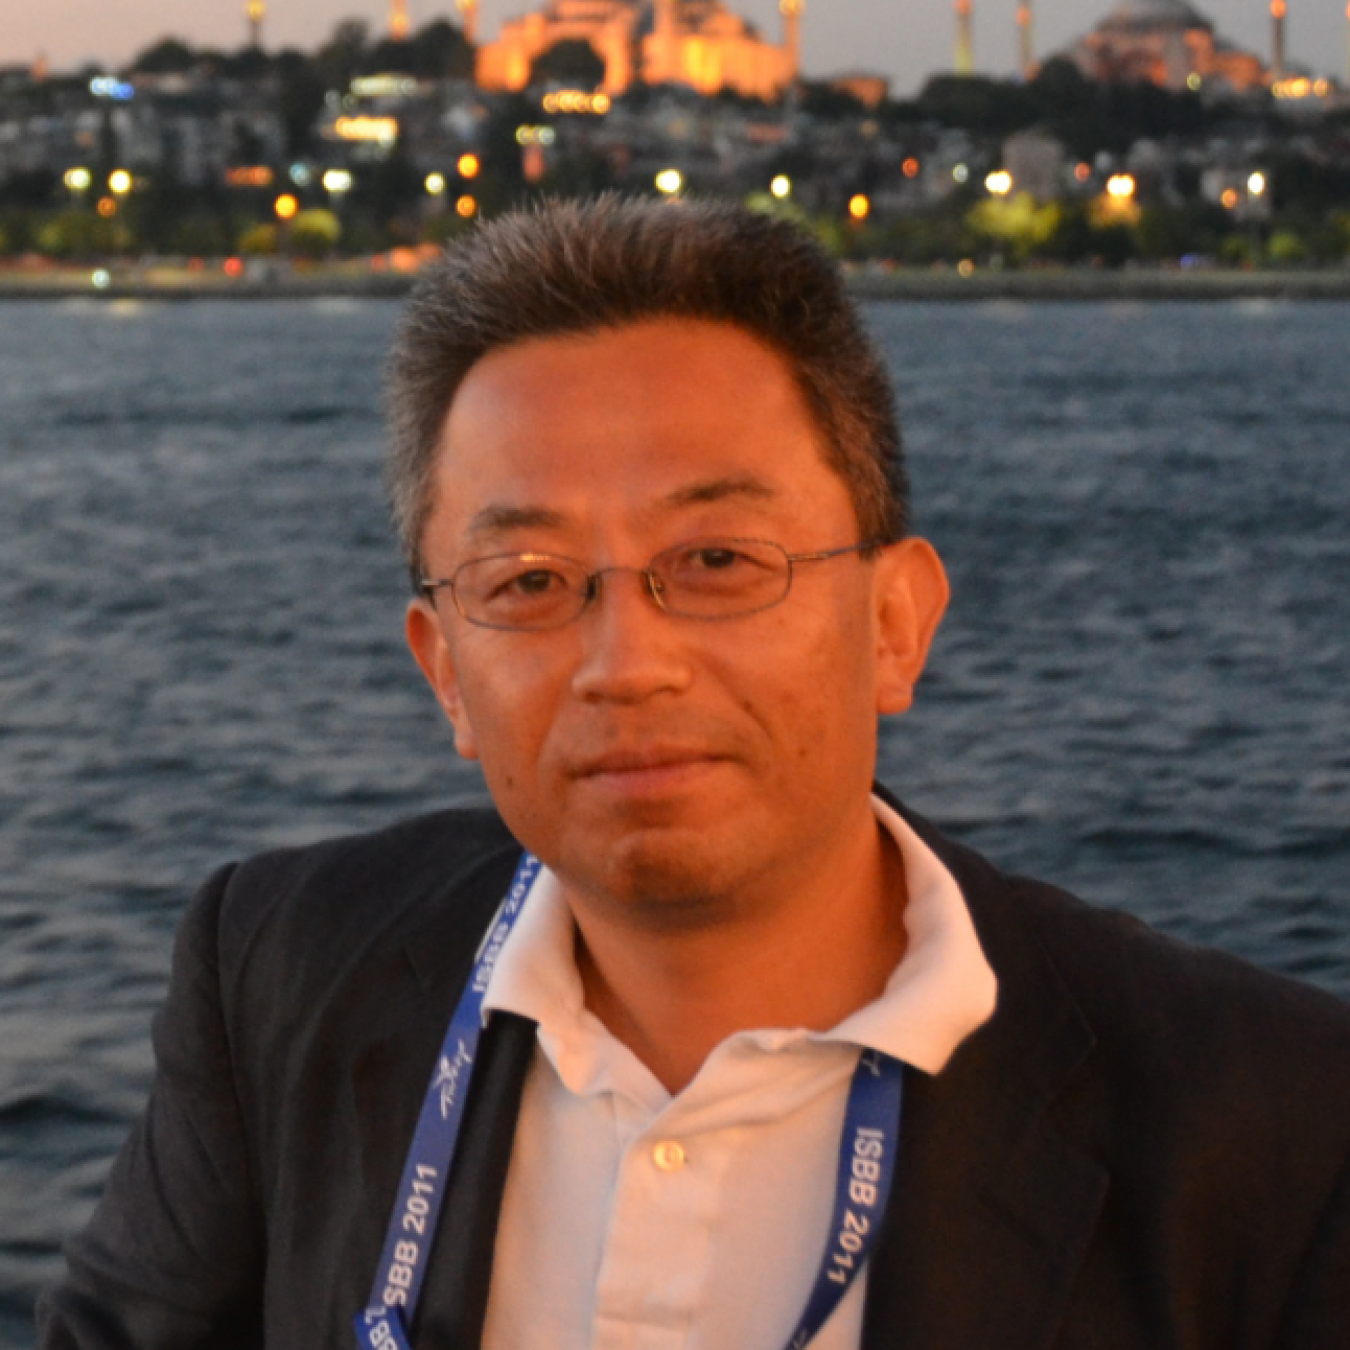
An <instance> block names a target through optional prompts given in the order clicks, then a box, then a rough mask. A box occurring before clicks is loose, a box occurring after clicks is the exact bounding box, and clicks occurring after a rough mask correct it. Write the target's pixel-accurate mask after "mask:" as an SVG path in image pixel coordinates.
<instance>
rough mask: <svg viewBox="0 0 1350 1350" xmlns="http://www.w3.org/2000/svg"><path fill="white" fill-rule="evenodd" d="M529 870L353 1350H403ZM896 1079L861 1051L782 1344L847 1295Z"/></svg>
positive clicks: (456, 1041) (442, 1063) (433, 1108)
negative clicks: (811, 1263) (489, 996)
mask: <svg viewBox="0 0 1350 1350" xmlns="http://www.w3.org/2000/svg"><path fill="white" fill-rule="evenodd" d="M539 871H540V863H539V860H538V859H537V858H535V857H533V856H532V855H531V854H529V853H526V854H525V856H524V857H523V858H522V859H521V860H520V866H519V867H518V868H517V869H516V875H515V877H514V879H513V880H512V882H511V887H510V890H508V891H507V893H506V898H505V899H504V900H503V901H502V903H501V906H500V908H499V909H498V910H497V913H496V916H495V917H494V918H493V920H492V923H491V925H490V926H489V927H488V931H487V936H486V937H485V938H484V939H483V943H482V946H481V947H480V948H479V950H478V955H477V957H476V958H475V960H474V966H473V972H472V974H471V975H470V976H469V983H468V985H467V986H466V987H465V990H464V993H463V994H462V995H461V997H460V1000H459V1004H458V1006H457V1007H456V1008H455V1012H454V1016H453V1017H451V1019H450V1027H449V1029H448V1030H447V1031H446V1033H445V1043H444V1044H443V1045H442V1047H441V1054H440V1058H439V1059H438V1061H437V1064H436V1070H435V1072H434V1073H433V1074H432V1076H431V1083H430V1085H429V1086H428V1088H427V1095H426V1099H425V1100H424V1101H423V1103H422V1114H421V1115H420V1117H419V1118H418V1121H417V1129H416V1131H415V1132H414V1134H413V1141H412V1146H411V1148H409V1150H408V1160H407V1162H406V1163H405V1164H404V1167H403V1180H402V1181H401V1182H400V1184H399V1189H398V1198H397V1199H396V1200H395V1202H394V1212H393V1214H392V1215H391V1216H390V1220H389V1232H388V1235H387V1236H386V1237H385V1240H384V1251H383V1252H382V1253H381V1255H380V1264H379V1268H378V1270H377V1271H376V1275H375V1284H374V1287H373V1288H372V1289H371V1293H370V1306H369V1307H367V1308H366V1310H365V1311H364V1312H361V1313H358V1314H357V1315H356V1317H355V1319H354V1322H355V1326H356V1339H357V1342H358V1344H359V1345H360V1346H361V1348H362V1350H411V1344H410V1342H409V1340H408V1328H409V1327H411V1325H412V1320H413V1315H414V1312H415V1311H416V1308H417V1304H418V1300H419V1299H420V1297H421V1293H422V1282H423V1280H424V1279H425V1278H426V1273H427V1264H428V1258H429V1257H430V1254H431V1249H432V1245H433V1243H434V1241H435V1237H436V1225H437V1222H438V1220H439V1218H440V1213H441V1205H442V1202H443V1201H444V1200H445V1185H446V1181H447V1179H448V1177H449V1174H450V1166H451V1163H452V1162H453V1160H454V1156H455V1148H456V1145H457V1144H458V1142H459V1131H460V1127H461V1126H462V1125H463V1122H464V1101H465V1098H466V1097H467V1096H468V1091H469V1080H470V1077H471V1076H472V1074H473V1066H474V1060H475V1056H476V1055H477V1053H478V1042H479V1040H480V1039H481V1037H482V1034H483V997H484V995H485V994H486V993H487V987H488V981H489V980H490V979H491V978H492V971H493V968H494V967H495V966H496V964H497V958H498V956H500V955H501V950H502V947H503V946H504V945H505V943H506V940H507V938H508V937H510V935H511V930H512V929H513V928H514V927H515V924H516V920H517V919H518V918H519V917H520V913H521V910H522V909H523V908H524V905H525V901H526V899H527V898H528V896H529V893H530V888H531V887H532V886H533V885H534V882H535V879H536V877H537V876H538V875H539ZM902 1081H903V1068H902V1065H901V1064H900V1062H899V1060H895V1059H891V1058H890V1057H889V1056H888V1055H883V1054H882V1053H881V1052H880V1051H877V1050H864V1051H863V1053H862V1056H861V1057H860V1058H859V1060H858V1067H857V1069H855V1070H854V1073H853V1082H852V1085H851V1086H850V1088H849V1094H848V1108H847V1111H846V1112H845V1116H844V1132H843V1138H842V1140H841V1141H840V1145H839V1170H838V1175H837V1179H836V1182H835V1196H834V1213H833V1215H832V1218H831V1221H830V1238H829V1243H828V1245H827V1246H826V1248H825V1255H824V1257H823V1258H822V1259H821V1264H820V1272H819V1274H818V1275H817V1276H816V1282H815V1286H814V1287H813V1288H812V1290H811V1297H810V1298H809V1299H808V1300H807V1304H806V1310H805V1312H803V1313H802V1316H801V1320H800V1321H799V1322H798V1324H797V1327H796V1330H795V1331H794V1332H793V1333H792V1336H791V1338H790V1339H789V1340H788V1343H787V1350H803V1347H805V1346H806V1345H809V1344H810V1342H811V1341H812V1339H813V1338H814V1337H815V1335H816V1333H817V1332H818V1331H819V1330H820V1328H821V1327H822V1326H824V1325H825V1323H826V1321H827V1320H828V1319H829V1317H830V1314H831V1313H833V1312H834V1310H835V1308H836V1307H837V1306H838V1305H839V1302H840V1300H841V1299H842V1298H843V1297H844V1295H845V1294H846V1293H847V1292H848V1288H849V1286H850V1285H851V1284H852V1283H853V1280H854V1279H855V1277H856V1276H857V1274H858V1271H859V1270H861V1268H862V1266H863V1263H864V1262H865V1261H866V1260H867V1256H868V1253H869V1252H870V1251H871V1249H872V1243H873V1242H874V1241H875V1239H876V1234H877V1230H878V1228H879V1227H880V1225H881V1219H882V1216H883V1215H884V1214H885V1212H886V1201H887V1198H888V1197H889V1195H890V1190H891V1182H892V1180H893V1178H894V1175H895V1157H896V1153H897V1152H898V1149H899V1143H900V1104H901V1088H902Z"/></svg>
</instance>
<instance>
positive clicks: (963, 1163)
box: [862, 813, 1108, 1350]
mask: <svg viewBox="0 0 1350 1350" xmlns="http://www.w3.org/2000/svg"><path fill="white" fill-rule="evenodd" d="M906 815H907V818H908V819H909V820H910V823H911V824H913V825H914V827H915V828H916V829H917V830H918V831H919V832H920V833H921V834H922V835H923V836H924V837H925V839H926V840H927V842H928V843H929V844H930V846H931V847H932V848H933V849H934V851H935V852H937V853H938V855H939V856H940V857H941V858H942V860H943V862H944V863H945V864H946V865H947V866H948V867H949V868H950V869H951V871H952V873H953V875H954V876H955V877H956V879H957V882H958V884H959V885H960V886H961V889H962V892H963V893H964V895H965V898H966V901H967V904H968V905H969V907H970V912H971V915H972V917H973V918H974V920H975V924H976V928H977V931H978V932H979V936H980V940H981V944H982V946H983V947H984V950H985V955H986V956H987V958H988V960H989V962H990V964H991V965H992V966H993V968H994V972H995V974H996V975H997V976H998V980H999V1001H998V1008H997V1010H996V1012H995V1014H994V1016H993V1018H992V1019H991V1020H990V1021H989V1022H988V1023H987V1024H986V1025H985V1026H984V1027H982V1028H981V1029H980V1030H979V1031H978V1032H976V1033H975V1035H973V1036H972V1037H971V1038H970V1039H969V1040H968V1041H967V1042H966V1043H965V1044H964V1045H963V1046H962V1047H961V1048H960V1050H958V1052H957V1053H956V1055H955V1056H954V1057H953V1059H952V1061H951V1063H950V1064H949V1065H948V1066H947V1068H946V1069H944V1070H943V1072H942V1073H941V1074H939V1075H938V1076H937V1077H930V1076H928V1075H926V1074H923V1073H921V1072H919V1071H917V1070H911V1071H909V1072H908V1073H907V1074H906V1079H905V1094H906V1095H905V1108H904V1121H903V1124H902V1137H901V1151H900V1158H899V1171H898V1174H897V1178H896V1186H895V1191H894V1193H893V1195H892V1200H891V1205H890V1208H889V1211H888V1213H887V1216H886V1220H885V1227H884V1229H883V1232H882V1233H881V1235H880V1237H879V1239H878V1243H877V1247H876V1249H875V1251H874V1253H873V1257H872V1262H871V1268H870V1271H869V1275H868V1285H867V1303H866V1315H865V1320H864V1332H863V1339H862V1345H863V1350H920V1348H921V1347H922V1348H923V1350H988V1347H989V1346H994V1345H996V1346H998V1347H999V1350H1040V1348H1041V1347H1045V1346H1047V1345H1049V1344H1050V1343H1051V1341H1052V1339H1053V1337H1054V1334H1055V1331H1056V1328H1057V1326H1058V1324H1059V1321H1060V1318H1061V1316H1062V1313H1063V1308H1064V1305H1065V1302H1066V1300H1067V1297H1068V1293H1069V1290H1070V1288H1071V1286H1072V1283H1073V1280H1074V1277H1075V1275H1076V1274H1077V1272H1078V1269H1079V1267H1080V1264H1081V1262H1082V1259H1083V1256H1084V1253H1085V1252H1086V1250H1087V1246H1088V1243H1089V1241H1090V1239H1091V1236H1092V1234H1093V1232H1094V1230H1095V1228H1096V1225H1097V1220H1098V1215H1099V1213H1100V1210H1101V1207H1102V1203H1103V1200H1104V1198H1105V1195H1106V1190H1107V1185H1108V1177H1107V1174H1106V1172H1105V1170H1104V1169H1103V1168H1102V1167H1101V1166H1100V1165H1099V1164H1098V1163H1097V1162H1095V1161H1094V1160H1093V1159H1092V1158H1090V1157H1088V1156H1087V1155H1086V1154H1084V1153H1083V1152H1082V1151H1081V1150H1079V1149H1078V1148H1076V1147H1075V1146H1074V1145H1073V1144H1071V1143H1070V1142H1068V1141H1066V1140H1065V1139H1064V1138H1063V1137H1061V1136H1060V1135H1058V1134H1057V1133H1056V1132H1055V1130H1054V1128H1053V1125H1052V1123H1050V1121H1049V1120H1048V1119H1047V1115H1048V1112H1049V1108H1050V1107H1051V1105H1052V1103H1053V1102H1054V1100H1055V1098H1056V1097H1057V1096H1058V1095H1059V1094H1060V1092H1061V1091H1062V1090H1063V1088H1064V1086H1065V1085H1066V1083H1067V1082H1068V1080H1069V1078H1070V1076H1071V1075H1072V1074H1073V1072H1074V1070H1075V1069H1077V1068H1078V1067H1079V1066H1080V1065H1081V1064H1082V1063H1083V1062H1084V1060H1085V1059H1086V1058H1087V1057H1088V1056H1089V1055H1090V1054H1091V1051H1092V1048H1093V1044H1094V1042H1093V1036H1092V1033H1091V1030H1090V1029H1089V1027H1088V1026H1087V1024H1086V1022H1085V1021H1084V1020H1083V1017H1082V1015H1081V1013H1080V1012H1079V1010H1078V1007H1077V1005H1076V1004H1075V1003H1074V1001H1073V999H1072V998H1071V997H1070V995H1069V994H1068V992H1067V990H1066V989H1065V988H1064V986H1063V984H1062V982H1061V981H1060V979H1059V977H1058V975H1057V973H1056V972H1055V969H1054V967H1053V965H1052V964H1051V962H1050V960H1049V959H1048V957H1046V956H1045V954H1044V952H1043V951H1042V950H1041V948H1040V946H1039V945H1038V944H1037V943H1036V941H1035V940H1034V938H1033V937H1031V936H1030V935H1029V934H1028V933H1027V932H1026V931H1025V924H1024V923H1021V922H1019V920H1018V915H1017V913H1016V907H1017V899H1016V896H1015V895H1014V894H1013V893H1012V888H1011V886H1010V885H1009V883H1008V882H1007V881H1006V880H1005V879H1004V878H1003V877H1002V876H1001V875H1000V874H999V873H997V872H996V871H994V869H992V868H991V867H989V865H988V864H986V863H985V862H984V861H983V860H982V859H979V858H978V857H976V856H975V855H974V854H971V853H968V852H967V851H966V850H964V849H960V848H958V847H956V846H954V845H952V844H950V843H949V842H948V841H946V840H944V839H943V838H942V837H941V836H940V835H938V834H937V833H936V832H935V831H934V830H933V829H932V827H931V826H929V825H928V824H927V823H926V822H924V821H922V820H919V819H916V818H915V817H913V816H912V815H909V813H906Z"/></svg>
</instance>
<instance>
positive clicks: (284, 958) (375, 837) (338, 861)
mask: <svg viewBox="0 0 1350 1350" xmlns="http://www.w3.org/2000/svg"><path fill="white" fill-rule="evenodd" d="M520 852H521V847H520V845H519V844H518V843H517V842H516V840H515V839H514V838H513V837H512V836H511V834H510V832H509V831H508V830H507V828H506V826H505V825H504V824H503V823H502V821H501V818H500V817H499V816H498V815H497V814H496V812H495V811H491V810H487V809H481V810H480V809H473V810H446V811H438V812H435V813H433V814H429V815H424V816H419V817H416V818H413V819H409V820H403V821H399V822H397V823H395V824H393V825H389V826H387V827H385V828H383V829H380V830H376V831H373V832H370V833H364V834H352V835H344V836H340V837H337V838H333V839H327V840H322V841H320V842H317V843H314V844H310V845H306V846H301V847H292V848H283V849H274V850H270V851H268V852H265V853H261V854H258V855H257V856H255V857H252V858H249V859H247V860H245V861H243V862H241V863H237V864H233V865H230V866H228V867H225V868H222V869H220V870H219V871H218V872H217V873H216V874H215V875H214V876H213V877H212V878H211V880H210V881H208V882H207V884H206V885H205V886H204V887H203V888H202V890H201V891H200V892H199V893H198V895H197V898H196V900H195V901H194V902H193V906H192V907H191V908H190V909H189V911H188V914H187V915H186V916H185V919H184V924H183V927H184V931H185V932H191V931H197V932H202V931H203V930H209V933H210V940H211V946H212V948H213V949H214V951H215V953H216V956H217V960H218V963H219V971H220V976H221V980H222V983H223V984H224V985H226V986H228V985H229V984H230V983H231V982H232V979H233V978H234V977H236V976H237V975H238V974H239V972H240V971H241V970H243V969H244V968H245V967H247V966H249V965H252V964H256V963H257V961H258V958H259V952H260V951H261V953H262V954H263V956H264V957H265V960H264V961H263V964H264V965H265V966H266V967H267V968H268V969H269V970H271V971H273V972H275V973H277V974H280V973H281V972H282V971H283V970H284V969H286V968H288V967H289V977H288V978H289V979H290V980H291V981H292V982H293V980H294V977H296V976H299V975H301V974H302V973H303V972H304V971H305V970H306V969H308V968H310V967H312V966H315V965H316V964H317V965H318V966H320V967H323V966H325V965H328V964H331V963H332V962H333V961H334V960H335V959H336V960H340V961H342V963H343V964H347V963H350V962H351V961H352V960H354V959H357V958H360V957H362V956H363V955H365V954H368V953H369V952H370V951H371V949H372V948H374V947H383V946H389V945H392V944H396V943H397V942H399V941H401V940H402V939H403V938H404V937H405V936H406V935H407V934H408V933H410V932H412V931H415V930H416V929H417V928H418V927H419V926H420V925H422V924H424V923H425V922H428V921H430V920H432V919H434V918H436V917H437V916H438V915H439V916H441V917H443V918H447V919H448V920H449V922H450V924H451V927H452V928H453V927H454V926H455V925H454V919H455V918H456V917H457V914H458V912H459V911H467V912H465V913H464V918H465V921H466V937H471V936H472V935H473V934H474V933H477V932H481V929H482V927H483V926H485V925H486V922H487V919H488V918H489V917H490V913H491V908H490V904H491V903H495V900H491V901H490V897H492V896H494V895H495V899H496V900H499V899H500V898H501V892H502V888H503V886H504V882H503V880H502V879H503V877H505V878H509V876H510V873H511V870H512V868H513V867H514V865H515V862H516V860H517V859H518V858H519V856H520ZM485 906H486V908H485ZM480 911H482V912H481V914H480ZM474 940H476V939H474Z"/></svg>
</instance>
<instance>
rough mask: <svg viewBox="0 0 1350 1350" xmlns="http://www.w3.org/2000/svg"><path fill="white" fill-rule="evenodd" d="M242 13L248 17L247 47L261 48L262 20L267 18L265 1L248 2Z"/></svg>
mask: <svg viewBox="0 0 1350 1350" xmlns="http://www.w3.org/2000/svg"><path fill="white" fill-rule="evenodd" d="M244 13H245V15H247V17H248V45H249V46H250V47H261V46H262V26H263V20H264V19H265V18H266V17H267V5H266V2H265V0H248V3H247V4H245V6H244Z"/></svg>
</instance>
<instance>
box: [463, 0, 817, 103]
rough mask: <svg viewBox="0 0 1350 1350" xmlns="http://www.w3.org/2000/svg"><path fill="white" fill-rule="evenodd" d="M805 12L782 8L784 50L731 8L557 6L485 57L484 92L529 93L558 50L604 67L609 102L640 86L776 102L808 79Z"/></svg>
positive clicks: (481, 67)
mask: <svg viewBox="0 0 1350 1350" xmlns="http://www.w3.org/2000/svg"><path fill="white" fill-rule="evenodd" d="M804 8H805V4H804V0H779V9H780V11H781V13H782V16H783V41H782V43H781V45H777V44H774V43H771V42H768V41H766V40H765V39H764V38H763V37H762V36H761V35H760V33H759V32H758V31H757V30H756V29H755V27H754V26H753V25H752V24H750V23H747V22H746V21H745V20H744V19H742V18H741V17H740V16H739V15H737V14H735V13H733V12H732V11H731V10H730V9H728V8H727V6H726V5H725V4H723V3H722V0H549V3H547V4H546V5H545V6H544V7H543V8H542V9H540V10H537V11H535V12H534V13H532V14H526V15H524V16H522V17H521V18H518V19H510V20H508V21H507V22H506V23H504V24H503V25H502V30H501V34H500V36H499V37H498V38H497V40H496V41H495V42H488V43H484V44H482V45H481V46H480V47H479V48H478V64H477V79H478V83H479V85H480V86H481V87H483V88H484V89H511V90H520V89H524V88H525V87H526V86H527V85H529V84H530V83H531V78H532V72H533V70H534V65H535V62H536V61H538V60H539V58H540V57H542V56H544V55H545V54H546V53H547V52H549V51H551V50H552V49H553V48H554V47H556V46H558V44H559V43H563V42H568V43H576V42H582V43H585V44H587V45H588V46H589V47H590V48H591V50H592V51H593V52H594V53H595V55H596V57H597V58H598V59H599V61H600V62H601V63H602V64H603V66H604V77H603V80H602V82H601V86H600V87H601V88H602V89H603V90H604V91H605V92H606V93H607V94H611V95H612V94H622V93H623V92H624V91H625V90H626V89H628V88H629V87H630V86H631V85H632V84H634V83H635V82H636V81H638V80H641V81H643V82H645V83H647V84H682V85H687V86H689V87H690V88H693V89H697V90H698V91H699V92H700V93H702V94H716V93H719V92H720V91H721V90H723V89H730V90H733V91H735V92H736V93H739V94H745V95H749V96H751V97H754V98H763V99H777V98H780V97H782V95H783V94H784V93H785V92H786V91H787V90H788V89H790V88H791V87H792V85H793V84H795V83H796V80H797V77H798V74H799V70H800V64H801V15H802V11H803V9H804Z"/></svg>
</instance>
